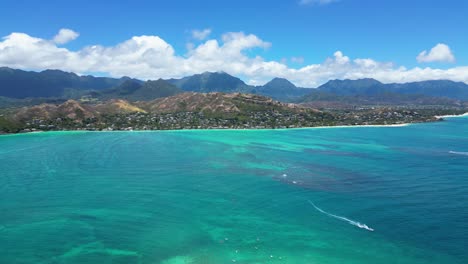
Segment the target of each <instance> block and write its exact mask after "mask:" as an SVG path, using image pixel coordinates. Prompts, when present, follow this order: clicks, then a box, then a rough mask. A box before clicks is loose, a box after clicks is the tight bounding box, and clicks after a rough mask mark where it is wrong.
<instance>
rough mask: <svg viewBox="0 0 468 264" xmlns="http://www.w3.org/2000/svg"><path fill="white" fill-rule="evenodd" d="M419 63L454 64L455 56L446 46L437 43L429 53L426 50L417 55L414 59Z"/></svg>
mask: <svg viewBox="0 0 468 264" xmlns="http://www.w3.org/2000/svg"><path fill="white" fill-rule="evenodd" d="M416 59H417V60H418V62H419V63H422V62H455V56H454V55H453V53H452V50H450V47H449V46H447V45H446V44H443V43H439V44H437V45H435V46H434V47H433V48H432V49H431V50H430V51H429V52H427V50H424V51H422V52H421V53H419V55H418V57H416Z"/></svg>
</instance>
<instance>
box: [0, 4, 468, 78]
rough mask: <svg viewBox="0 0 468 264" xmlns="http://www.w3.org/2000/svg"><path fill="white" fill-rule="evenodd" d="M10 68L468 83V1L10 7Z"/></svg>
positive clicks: (0, 53)
mask: <svg viewBox="0 0 468 264" xmlns="http://www.w3.org/2000/svg"><path fill="white" fill-rule="evenodd" d="M0 9H1V11H2V12H1V13H2V15H1V16H0V38H1V39H0V66H7V67H12V68H18V69H24V70H35V71H39V70H44V69H61V70H65V71H71V72H75V73H78V74H93V75H98V76H112V77H122V76H130V77H134V78H140V79H145V80H146V79H159V78H164V79H165V78H180V77H183V76H188V75H192V74H197V73H202V72H205V71H224V72H227V73H229V74H231V75H234V76H237V77H240V78H241V79H243V80H244V81H245V82H247V83H249V84H254V85H261V84H264V83H266V82H268V81H269V80H271V79H272V78H274V77H282V78H287V79H289V80H290V81H292V82H293V83H294V84H296V85H298V86H302V87H317V86H319V85H321V84H323V83H325V82H326V81H328V80H331V79H359V78H375V79H377V80H379V81H382V82H385V83H390V82H399V83H401V82H410V81H422V80H433V79H449V80H454V81H462V82H465V83H468V15H466V14H467V12H468V1H464V0H444V1H440V0H437V1H436V0H425V1H423V0H412V1H408V0H407V1H402V0H282V1H281V0H277V1H271V0H269V1H266V0H265V1H263V0H258V1H256V0H249V1H245V0H237V1H219V0H217V1H214V0H199V1H188V0H187V1H181V0H172V1H167V0H166V1H158V0H153V1H150V0H134V1H96V0H94V1H88V0H86V1H58V0H57V1H53V0H50V1H33V0H30V1H24V0H15V1H10V0H2V4H1V7H0Z"/></svg>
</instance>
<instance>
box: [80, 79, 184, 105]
mask: <svg viewBox="0 0 468 264" xmlns="http://www.w3.org/2000/svg"><path fill="white" fill-rule="evenodd" d="M181 92H182V90H180V89H179V88H177V87H176V86H174V85H172V84H170V83H168V82H166V81H165V80H162V79H159V80H156V81H146V82H141V81H136V80H126V81H125V82H123V83H121V84H120V85H119V86H117V87H114V88H111V89H106V90H103V91H97V92H91V93H89V94H87V96H89V97H91V98H97V99H99V100H104V101H106V100H110V99H125V100H129V101H149V100H154V99H156V98H161V97H168V96H172V95H175V94H178V93H181Z"/></svg>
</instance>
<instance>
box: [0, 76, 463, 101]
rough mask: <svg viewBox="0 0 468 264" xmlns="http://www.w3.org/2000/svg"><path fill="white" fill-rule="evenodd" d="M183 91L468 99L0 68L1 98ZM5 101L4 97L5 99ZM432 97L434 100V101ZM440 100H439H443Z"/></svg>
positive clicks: (436, 85)
mask: <svg viewBox="0 0 468 264" xmlns="http://www.w3.org/2000/svg"><path fill="white" fill-rule="evenodd" d="M183 92H199V93H200V92H201V93H209V92H223V93H235V92H240V93H250V94H258V95H263V96H267V97H271V98H273V99H275V100H279V101H283V102H302V103H307V102H314V101H324V100H325V101H340V102H349V103H359V102H361V103H362V102H368V103H379V102H381V103H382V102H383V103H408V104H411V103H415V104H417V103H423V104H425V103H429V104H432V103H434V102H435V103H436V104H439V103H449V104H454V103H456V102H457V101H463V100H468V85H467V84H465V83H462V82H453V81H448V80H434V81H422V82H410V83H402V84H399V83H390V84H384V83H381V82H379V81H377V80H374V79H360V80H331V81H328V82H327V83H325V84H323V85H321V86H319V87H317V88H316V89H311V88H301V87H297V86H295V85H294V84H293V83H291V82H290V81H288V80H286V79H283V78H274V79H272V80H271V81H270V82H268V83H266V84H265V85H262V86H252V85H248V84H246V83H245V82H243V81H242V80H241V79H239V78H237V77H234V76H231V75H229V74H227V73H225V72H205V73H202V74H195V75H192V76H188V77H184V78H181V79H168V80H163V79H159V80H155V81H141V80H137V79H131V78H129V77H122V78H109V77H94V76H90V75H88V76H79V75H77V74H75V73H68V72H63V71H60V70H45V71H42V72H31V71H23V70H17V69H11V68H7V67H1V68H0V97H4V99H1V98H0V103H1V101H2V100H3V101H7V102H9V103H11V98H13V99H21V100H25V98H28V100H31V98H49V99H62V100H66V99H70V98H75V99H79V98H83V97H85V98H89V99H96V100H109V99H125V100H129V101H148V100H154V99H157V98H161V97H168V96H172V95H176V94H179V93H183ZM5 98H7V99H5ZM435 98H436V99H435ZM441 98H443V99H441Z"/></svg>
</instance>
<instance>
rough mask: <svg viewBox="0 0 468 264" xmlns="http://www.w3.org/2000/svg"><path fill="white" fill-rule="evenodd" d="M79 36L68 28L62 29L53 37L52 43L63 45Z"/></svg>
mask: <svg viewBox="0 0 468 264" xmlns="http://www.w3.org/2000/svg"><path fill="white" fill-rule="evenodd" d="M79 35H80V34H79V33H78V32H75V31H73V30H71V29H68V28H62V29H60V31H59V32H58V33H57V35H55V37H54V39H53V41H54V42H55V43H57V44H65V43H67V42H70V41H72V40H74V39H76V38H77V37H78V36H79Z"/></svg>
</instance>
